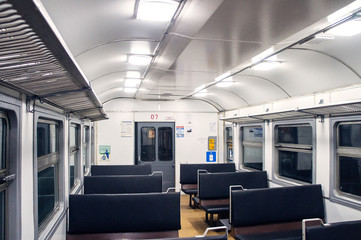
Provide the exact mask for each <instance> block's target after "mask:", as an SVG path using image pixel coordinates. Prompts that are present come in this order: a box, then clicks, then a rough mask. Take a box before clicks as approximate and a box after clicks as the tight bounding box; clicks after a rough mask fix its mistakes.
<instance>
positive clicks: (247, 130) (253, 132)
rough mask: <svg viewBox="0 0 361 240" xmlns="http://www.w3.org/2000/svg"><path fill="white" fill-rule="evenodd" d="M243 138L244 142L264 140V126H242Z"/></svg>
mask: <svg viewBox="0 0 361 240" xmlns="http://www.w3.org/2000/svg"><path fill="white" fill-rule="evenodd" d="M242 139H243V141H244V142H263V128H261V127H242Z"/></svg>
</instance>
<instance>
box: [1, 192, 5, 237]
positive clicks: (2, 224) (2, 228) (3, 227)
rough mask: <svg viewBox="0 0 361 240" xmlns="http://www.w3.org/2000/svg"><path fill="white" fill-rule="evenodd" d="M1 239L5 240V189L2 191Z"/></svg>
mask: <svg viewBox="0 0 361 240" xmlns="http://www.w3.org/2000/svg"><path fill="white" fill-rule="evenodd" d="M0 240H5V191H0Z"/></svg>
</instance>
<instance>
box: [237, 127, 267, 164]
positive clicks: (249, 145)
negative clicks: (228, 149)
mask: <svg viewBox="0 0 361 240" xmlns="http://www.w3.org/2000/svg"><path fill="white" fill-rule="evenodd" d="M241 132H242V139H241V159H242V161H241V164H242V165H243V167H246V168H252V169H256V170H262V169H263V128H262V127H261V126H252V127H241Z"/></svg>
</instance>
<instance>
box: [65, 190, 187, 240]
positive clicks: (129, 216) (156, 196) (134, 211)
mask: <svg viewBox="0 0 361 240" xmlns="http://www.w3.org/2000/svg"><path fill="white" fill-rule="evenodd" d="M180 227H181V225H180V193H147V194H114V195H110V194H88V195H70V196H69V233H70V234H85V233H121V232H154V231H174V230H179V229H180Z"/></svg>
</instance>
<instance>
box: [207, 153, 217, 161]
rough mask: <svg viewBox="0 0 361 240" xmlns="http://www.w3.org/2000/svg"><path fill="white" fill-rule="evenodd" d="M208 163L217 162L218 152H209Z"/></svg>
mask: <svg viewBox="0 0 361 240" xmlns="http://www.w3.org/2000/svg"><path fill="white" fill-rule="evenodd" d="M206 156H207V157H206V162H216V161H217V152H216V151H207V155H206Z"/></svg>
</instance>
